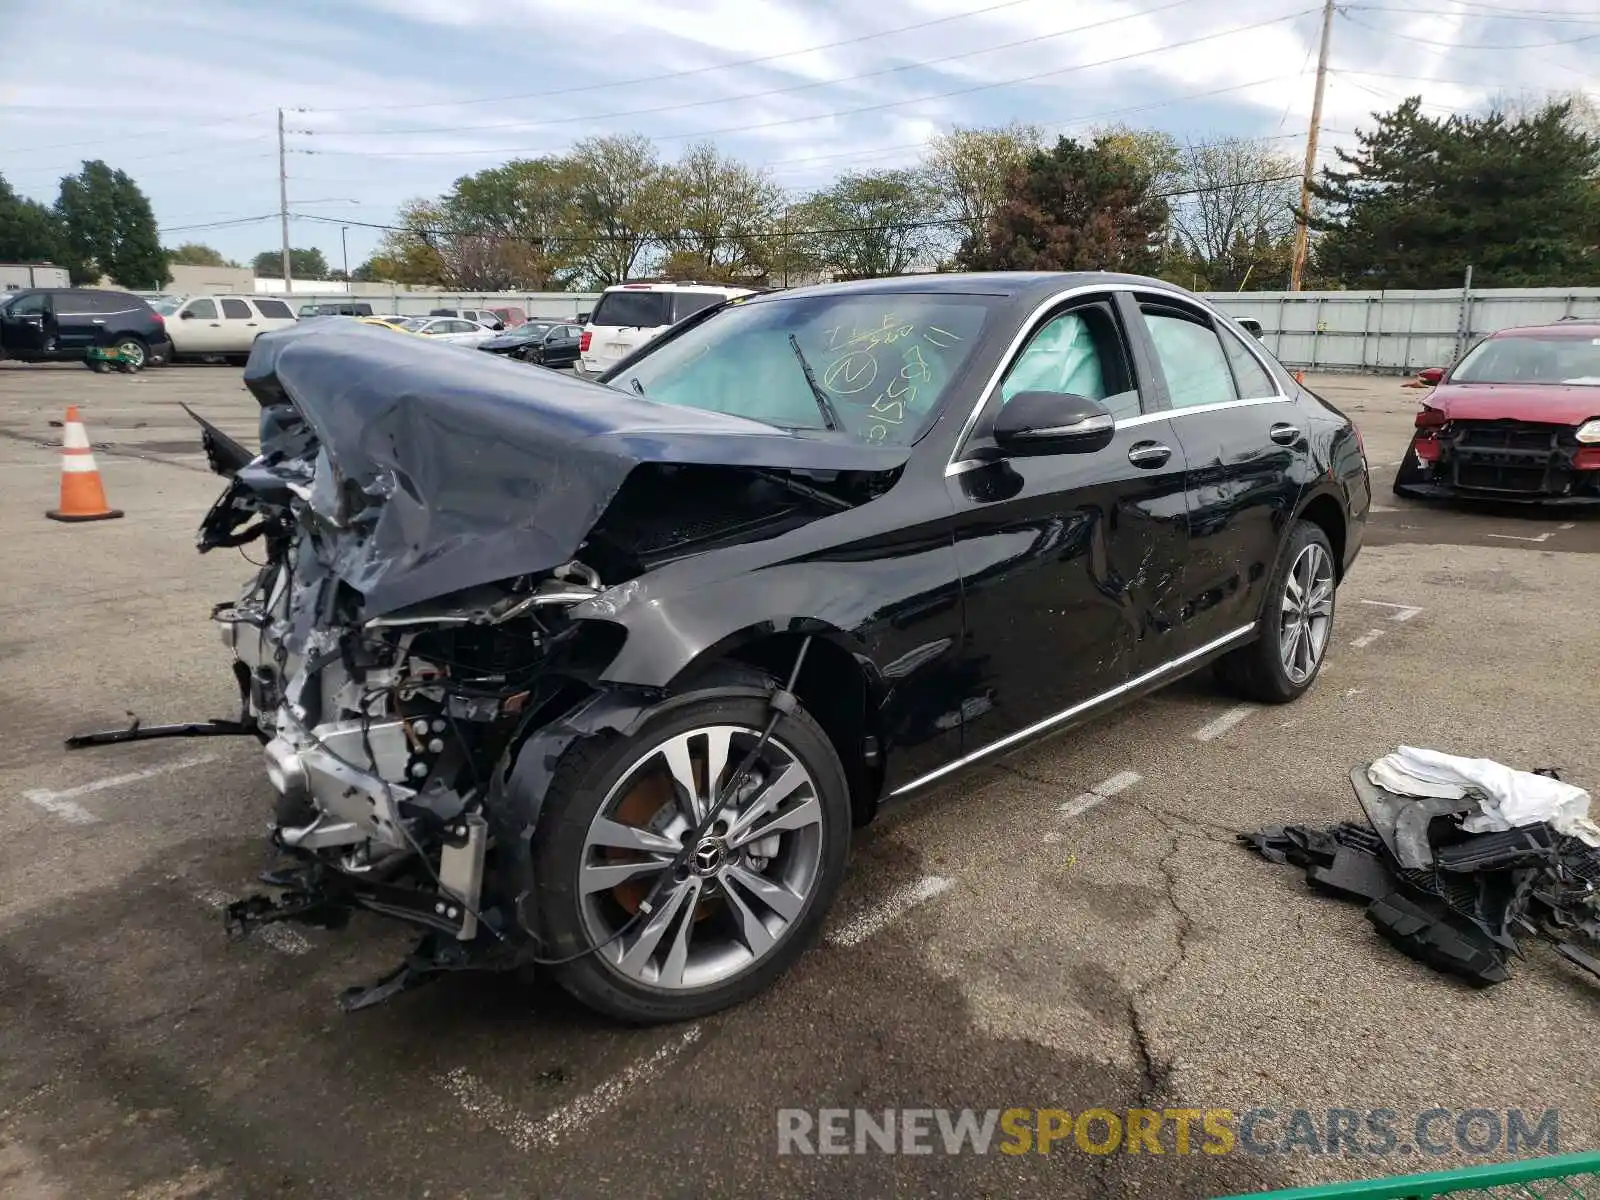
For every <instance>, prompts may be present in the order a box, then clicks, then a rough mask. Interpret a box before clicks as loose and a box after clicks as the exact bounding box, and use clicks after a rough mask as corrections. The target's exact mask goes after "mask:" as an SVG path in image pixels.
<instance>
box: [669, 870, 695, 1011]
mask: <svg viewBox="0 0 1600 1200" xmlns="http://www.w3.org/2000/svg"><path fill="white" fill-rule="evenodd" d="M700 888H701V883H700V880H699V879H698V878H697V877H695V876H693V875H691V876H690V877H689V878H688V879H687V880H686V881H685V884H684V890H685V891H686V892H687V893H688V895H687V896H685V897H684V900H683V902H682V904H681V906H680V907H682V909H683V919H682V920H681V921H679V922H678V930H677V932H676V933H675V934H673V937H672V948H671V949H670V950H668V951H667V957H666V961H665V962H663V963H662V964H661V983H662V985H663V986H665V987H682V986H683V968H684V967H686V966H688V964H689V939H690V938H692V937H693V936H694V926H695V920H694V906H695V904H696V903H698V901H699V899H700Z"/></svg>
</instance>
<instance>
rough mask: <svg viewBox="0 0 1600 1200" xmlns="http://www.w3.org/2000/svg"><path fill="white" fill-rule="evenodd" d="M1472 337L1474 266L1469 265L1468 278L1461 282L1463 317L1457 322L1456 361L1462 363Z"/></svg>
mask: <svg viewBox="0 0 1600 1200" xmlns="http://www.w3.org/2000/svg"><path fill="white" fill-rule="evenodd" d="M1471 337H1472V264H1471V263H1468V264H1467V277H1466V278H1465V279H1463V280H1462V281H1461V316H1460V319H1459V320H1457V321H1456V354H1455V359H1454V361H1456V362H1459V361H1461V355H1462V353H1463V352H1464V351H1465V350H1466V348H1467V345H1466V344H1467V341H1468V339H1470V338H1471Z"/></svg>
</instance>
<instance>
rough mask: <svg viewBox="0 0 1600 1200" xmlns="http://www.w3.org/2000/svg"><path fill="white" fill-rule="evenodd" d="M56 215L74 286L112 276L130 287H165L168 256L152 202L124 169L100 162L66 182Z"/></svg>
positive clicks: (68, 178) (85, 164) (85, 165)
mask: <svg viewBox="0 0 1600 1200" xmlns="http://www.w3.org/2000/svg"><path fill="white" fill-rule="evenodd" d="M56 216H57V218H58V219H59V220H60V222H61V225H62V227H63V230H64V233H65V237H64V242H65V245H64V250H63V258H64V259H65V261H66V266H67V269H68V271H70V272H71V275H72V281H73V282H74V283H93V282H94V281H95V280H97V279H99V278H100V277H101V276H106V277H107V278H109V279H111V280H112V281H113V282H115V283H119V284H121V285H122V286H123V287H128V288H150V289H156V288H160V287H164V286H165V285H166V282H167V256H166V252H165V251H164V250H162V249H161V239H160V237H159V236H158V234H157V232H156V218H155V213H154V212H153V211H152V210H151V208H150V201H149V200H148V199H147V198H146V196H145V194H144V193H143V192H141V191H140V190H139V187H138V185H137V184H135V183H134V182H133V180H132V179H130V178H129V177H128V175H127V173H126V172H124V171H113V170H112V169H111V168H110V167H108V166H107V165H106V164H105V163H103V162H101V161H100V160H99V159H96V160H94V161H92V162H85V163H84V164H83V170H81V171H80V172H79V173H78V174H76V175H68V176H67V177H66V178H64V179H63V180H62V181H61V194H60V196H59V197H58V198H57V199H56Z"/></svg>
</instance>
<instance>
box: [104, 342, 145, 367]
mask: <svg viewBox="0 0 1600 1200" xmlns="http://www.w3.org/2000/svg"><path fill="white" fill-rule="evenodd" d="M112 349H114V350H116V351H117V352H118V353H119V354H121V355H122V357H123V359H124V360H125V361H126V362H127V363H128V365H129V366H131V367H132V368H133V369H134V370H135V371H137V370H139V369H140V368H141V367H143V366H144V365H145V361H146V360H147V359H148V358H149V350H148V349H147V348H146V346H145V344H144V340H143V339H142V338H136V337H133V336H131V335H129V336H124V337H119V338H118V339H117V340H116V341H115V342H113V343H112Z"/></svg>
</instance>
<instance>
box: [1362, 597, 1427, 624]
mask: <svg viewBox="0 0 1600 1200" xmlns="http://www.w3.org/2000/svg"><path fill="white" fill-rule="evenodd" d="M1361 603H1362V604H1371V605H1373V606H1374V607H1376V608H1392V609H1394V610H1395V613H1394V616H1392V617H1390V618H1389V620H1391V621H1409V620H1411V618H1412V617H1414V616H1416V615H1417V614H1418V613H1420V612H1421V611H1422V606H1421V605H1420V604H1396V603H1395V602H1394V601H1392V600H1363V601H1361Z"/></svg>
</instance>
